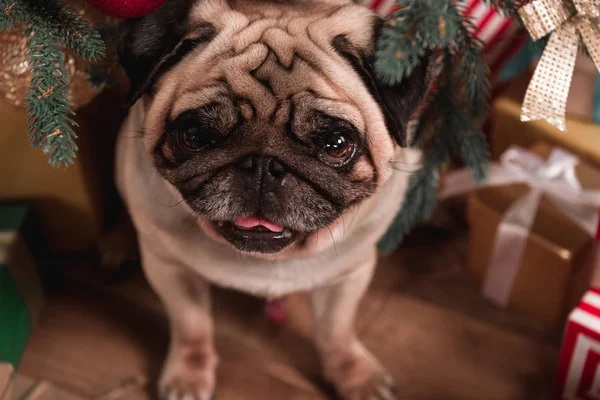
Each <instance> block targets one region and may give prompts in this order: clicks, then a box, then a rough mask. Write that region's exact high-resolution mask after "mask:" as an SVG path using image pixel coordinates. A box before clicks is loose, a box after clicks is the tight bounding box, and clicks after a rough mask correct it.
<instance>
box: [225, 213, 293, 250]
mask: <svg viewBox="0 0 600 400" xmlns="http://www.w3.org/2000/svg"><path fill="white" fill-rule="evenodd" d="M214 225H215V228H216V230H217V232H219V234H220V235H221V236H223V238H225V240H227V241H228V242H229V243H231V244H232V245H234V246H235V247H236V248H237V249H238V250H240V251H244V252H250V253H279V252H281V251H283V250H284V249H285V248H286V247H288V246H289V245H291V244H292V243H293V242H294V241H296V239H297V238H298V237H300V232H298V231H294V230H292V229H290V228H287V227H285V226H283V225H281V224H279V223H276V222H273V221H268V220H265V219H263V218H260V217H257V216H251V217H241V218H236V219H234V220H232V221H218V222H215V223H214Z"/></svg>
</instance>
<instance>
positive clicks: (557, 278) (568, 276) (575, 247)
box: [467, 143, 600, 327]
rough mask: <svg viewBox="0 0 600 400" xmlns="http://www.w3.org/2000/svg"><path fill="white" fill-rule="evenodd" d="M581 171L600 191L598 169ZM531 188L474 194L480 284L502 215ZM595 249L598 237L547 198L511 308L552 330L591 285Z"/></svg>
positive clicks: (473, 235) (543, 147)
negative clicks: (595, 241)
mask: <svg viewBox="0 0 600 400" xmlns="http://www.w3.org/2000/svg"><path fill="white" fill-rule="evenodd" d="M551 150H552V147H551V146H550V145H548V144H542V143H537V144H535V145H534V147H533V148H532V151H534V152H536V153H537V154H540V155H542V156H544V157H547V156H548V155H549V154H550V151H551ZM576 173H577V177H578V178H579V180H580V182H581V184H582V186H583V187H584V188H587V189H600V170H599V169H596V168H594V167H592V166H591V165H589V164H586V163H580V164H579V165H578V166H577V167H576ZM529 190H531V189H530V188H529V187H528V186H527V185H523V184H517V185H509V186H500V187H490V188H483V189H479V190H477V191H475V192H473V193H471V194H470V195H469V200H468V213H467V217H468V221H469V225H470V232H469V246H468V265H469V268H470V269H471V271H472V272H473V274H474V275H475V277H476V278H477V280H478V282H479V283H480V284H483V281H484V279H485V276H486V272H487V267H488V263H489V262H490V258H491V255H492V249H493V245H494V239H495V236H496V231H497V229H498V226H499V224H500V222H501V220H502V216H503V215H504V213H505V212H506V211H507V210H508V209H509V208H510V206H511V205H512V204H513V202H514V201H516V200H517V199H519V198H520V197H521V196H523V195H524V194H526V193H527V192H528V191H529ZM593 249H594V239H593V238H591V237H590V236H589V235H588V233H586V232H585V231H584V230H583V229H582V228H581V227H579V226H578V225H577V224H576V223H574V222H573V221H571V220H570V219H569V218H568V217H567V216H566V215H564V214H563V213H562V212H561V211H560V210H559V209H558V208H557V207H556V206H555V205H554V204H553V203H552V202H551V201H550V200H549V199H547V198H544V197H543V198H542V200H541V203H540V207H539V209H538V213H537V216H536V219H535V222H534V225H533V227H532V229H531V234H530V235H529V237H528V238H527V244H526V248H525V253H524V255H523V258H522V260H521V264H520V268H519V272H518V274H517V276H516V279H515V281H514V285H513V287H512V291H511V296H510V300H509V303H508V307H509V308H510V309H513V310H516V311H519V312H522V313H524V314H525V315H528V316H530V317H532V318H535V319H537V320H539V321H540V322H542V323H544V324H547V325H548V326H553V327H557V326H560V325H561V324H562V322H563V321H564V319H565V318H566V316H567V313H568V312H569V311H570V310H571V309H572V308H573V307H574V306H575V305H576V304H577V302H578V301H579V299H580V298H581V296H582V295H583V293H584V292H585V291H586V289H587V288H588V287H589V284H590V279H591V274H592V270H593V261H592V257H593Z"/></svg>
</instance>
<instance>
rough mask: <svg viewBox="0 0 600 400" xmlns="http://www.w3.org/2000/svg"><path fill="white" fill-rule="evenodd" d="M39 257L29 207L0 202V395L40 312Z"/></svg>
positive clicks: (42, 275) (34, 221)
mask: <svg viewBox="0 0 600 400" xmlns="http://www.w3.org/2000/svg"><path fill="white" fill-rule="evenodd" d="M43 258H44V248H43V246H42V244H41V235H40V231H39V222H38V219H37V215H36V214H35V212H34V211H33V207H32V206H31V205H29V204H25V203H10V204H8V203H0V393H2V392H3V391H8V390H9V389H8V388H9V386H10V385H8V383H9V382H10V380H11V379H10V378H11V376H12V374H13V371H14V370H16V369H17V368H18V366H19V362H20V360H21V357H22V355H23V352H24V350H25V346H26V344H27V341H28V339H29V337H30V336H31V334H32V332H33V329H34V327H35V325H36V323H37V322H38V320H39V317H40V315H41V313H42V310H43V306H44V292H45V285H44V283H43V282H45V281H47V279H48V273H47V270H46V269H45V268H44V264H43ZM7 385H8V386H7ZM7 396H8V395H7ZM6 398H8V397H6Z"/></svg>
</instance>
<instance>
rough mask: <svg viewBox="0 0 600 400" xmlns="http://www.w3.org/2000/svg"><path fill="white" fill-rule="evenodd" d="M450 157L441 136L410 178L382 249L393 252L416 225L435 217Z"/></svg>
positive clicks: (432, 143)
mask: <svg viewBox="0 0 600 400" xmlns="http://www.w3.org/2000/svg"><path fill="white" fill-rule="evenodd" d="M448 158H449V153H448V144H447V143H446V141H445V139H444V136H442V135H439V136H437V137H435V138H434V139H433V140H432V141H431V142H430V143H429V145H428V147H427V151H426V152H425V153H424V154H423V160H422V167H421V168H420V169H419V170H418V171H416V172H414V173H413V175H412V176H411V177H410V180H409V183H408V189H407V191H406V195H405V196H404V200H403V201H402V207H401V209H400V212H399V213H398V215H397V216H396V218H395V219H394V221H393V222H392V224H391V225H390V227H389V229H388V231H387V232H386V234H385V235H384V236H383V237H382V238H381V240H380V241H379V245H378V247H379V250H380V251H382V252H384V253H389V252H391V251H393V250H394V249H395V248H396V247H398V245H399V244H400V243H401V242H402V240H404V238H405V236H406V235H407V234H408V233H410V231H411V230H412V229H413V228H414V227H415V226H416V225H418V224H420V223H423V222H425V221H427V220H428V219H429V218H431V216H432V215H433V212H434V211H435V208H436V206H437V196H438V187H439V179H440V175H439V166H440V165H442V164H445V163H447V162H448Z"/></svg>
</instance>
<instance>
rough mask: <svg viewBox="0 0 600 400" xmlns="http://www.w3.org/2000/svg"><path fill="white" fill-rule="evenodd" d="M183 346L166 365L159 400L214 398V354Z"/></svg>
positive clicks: (160, 385) (211, 399) (160, 384)
mask: <svg viewBox="0 0 600 400" xmlns="http://www.w3.org/2000/svg"><path fill="white" fill-rule="evenodd" d="M182 347H183V346H182ZM182 347H180V348H178V349H177V350H176V351H175V352H174V353H172V354H171V355H170V356H169V358H168V360H167V363H166V364H165V367H164V371H163V374H162V377H161V379H160V381H159V385H158V394H159V400H213V399H215V397H216V396H215V369H216V359H215V357H213V356H212V355H210V354H207V353H205V352H203V351H202V350H191V349H185V348H182Z"/></svg>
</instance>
